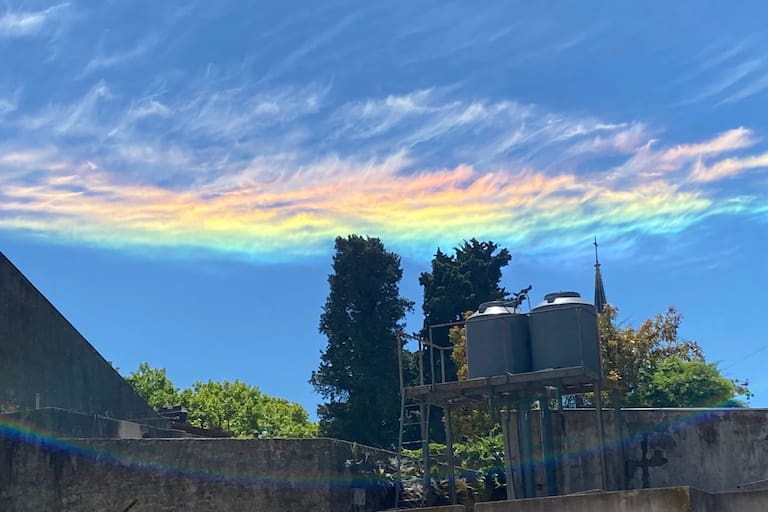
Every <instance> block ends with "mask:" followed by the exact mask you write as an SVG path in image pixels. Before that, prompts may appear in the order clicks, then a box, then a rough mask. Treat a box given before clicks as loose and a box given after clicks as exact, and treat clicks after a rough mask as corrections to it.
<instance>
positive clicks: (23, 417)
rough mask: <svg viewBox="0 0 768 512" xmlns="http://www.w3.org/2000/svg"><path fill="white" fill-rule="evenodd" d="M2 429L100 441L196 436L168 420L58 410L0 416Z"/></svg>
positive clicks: (47, 408) (20, 412)
mask: <svg viewBox="0 0 768 512" xmlns="http://www.w3.org/2000/svg"><path fill="white" fill-rule="evenodd" d="M0 428H3V429H6V430H17V431H22V432H25V431H28V430H30V429H32V430H34V431H36V432H41V431H42V432H51V433H55V434H56V437H66V438H71V439H72V438H76V439H83V438H89V437H92V438H99V439H145V438H152V437H158V438H169V437H196V436H189V435H187V434H186V433H185V432H182V431H179V430H172V429H171V422H170V421H169V420H167V419H165V418H158V419H157V420H151V421H143V422H141V423H139V422H133V421H125V420H117V419H112V418H105V417H103V416H98V415H96V414H85V413H82V412H75V411H71V410H69V409H59V408H57V407H43V408H40V409H28V410H23V411H17V412H13V413H6V414H0Z"/></svg>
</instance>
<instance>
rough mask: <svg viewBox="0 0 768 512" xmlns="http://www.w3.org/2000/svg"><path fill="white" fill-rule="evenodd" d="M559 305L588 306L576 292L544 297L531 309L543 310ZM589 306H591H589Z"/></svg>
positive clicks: (557, 293) (556, 293) (558, 293)
mask: <svg viewBox="0 0 768 512" xmlns="http://www.w3.org/2000/svg"><path fill="white" fill-rule="evenodd" d="M561 304H590V303H589V302H587V301H586V300H584V299H583V298H582V297H581V295H580V294H579V293H578V292H555V293H548V294H546V295H545V296H544V302H542V303H541V304H539V305H538V306H536V307H535V308H533V309H539V308H545V307H547V306H555V305H561ZM590 305H591V304H590Z"/></svg>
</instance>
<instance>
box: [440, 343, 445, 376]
mask: <svg viewBox="0 0 768 512" xmlns="http://www.w3.org/2000/svg"><path fill="white" fill-rule="evenodd" d="M440 377H442V380H441V381H440V382H445V350H441V351H440Z"/></svg>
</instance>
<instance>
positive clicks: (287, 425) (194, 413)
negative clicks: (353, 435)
mask: <svg viewBox="0 0 768 512" xmlns="http://www.w3.org/2000/svg"><path fill="white" fill-rule="evenodd" d="M181 403H182V404H183V405H184V406H185V407H186V408H187V410H188V411H189V421H190V423H192V424H193V425H198V426H200V427H203V428H223V429H224V430H226V431H228V432H232V434H233V435H235V436H238V437H243V436H252V435H257V436H259V437H311V436H313V435H315V434H316V426H315V425H314V424H312V423H311V422H310V421H309V417H308V414H307V411H306V410H304V408H302V407H301V406H300V405H299V404H297V403H292V402H288V401H287V400H285V399H282V398H274V397H271V396H268V395H265V394H264V393H262V392H261V391H260V390H259V388H258V387H256V386H249V385H248V384H245V383H244V382H240V381H238V380H235V381H234V382H229V381H226V380H225V381H224V382H213V381H210V380H209V381H208V382H205V383H202V382H195V384H194V385H193V386H192V388H191V389H185V390H184V391H183V392H182V394H181Z"/></svg>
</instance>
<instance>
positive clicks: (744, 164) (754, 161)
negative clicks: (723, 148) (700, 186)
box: [691, 153, 768, 182]
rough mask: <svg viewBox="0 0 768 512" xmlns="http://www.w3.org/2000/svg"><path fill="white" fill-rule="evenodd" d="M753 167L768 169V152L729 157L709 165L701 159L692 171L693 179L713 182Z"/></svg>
mask: <svg viewBox="0 0 768 512" xmlns="http://www.w3.org/2000/svg"><path fill="white" fill-rule="evenodd" d="M753 169H763V170H765V169H768V153H762V154H758V155H752V156H747V157H742V158H727V159H725V160H720V161H718V162H715V163H713V164H712V165H709V166H707V165H706V164H704V163H703V161H702V160H699V161H697V163H696V166H695V167H694V169H693V172H692V173H691V179H693V180H694V181H697V182H713V181H719V180H723V179H725V178H731V177H733V176H736V175H738V174H741V173H743V172H744V171H749V170H753Z"/></svg>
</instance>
